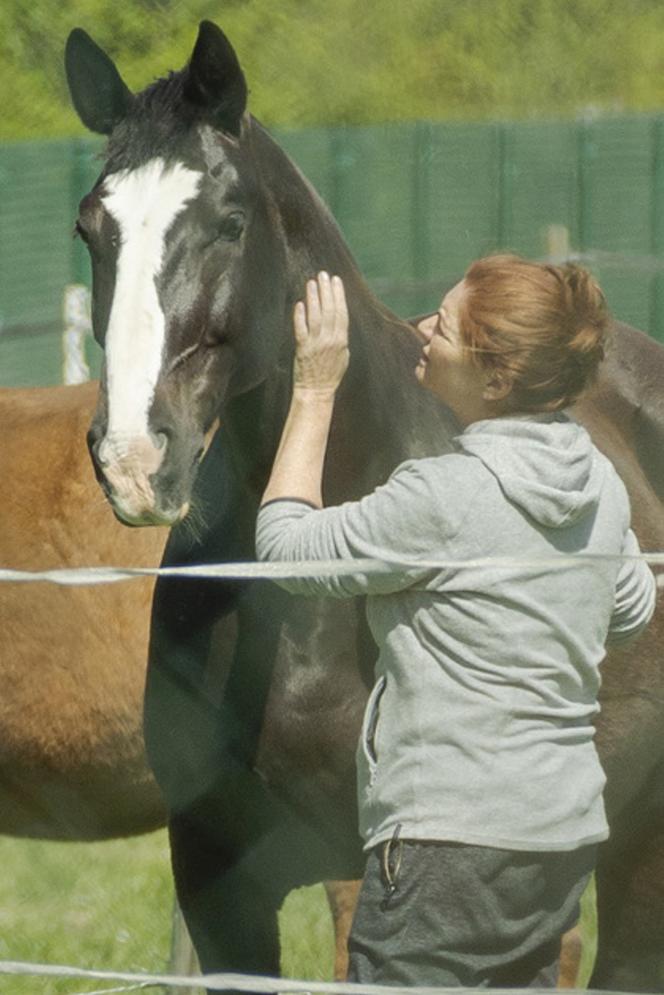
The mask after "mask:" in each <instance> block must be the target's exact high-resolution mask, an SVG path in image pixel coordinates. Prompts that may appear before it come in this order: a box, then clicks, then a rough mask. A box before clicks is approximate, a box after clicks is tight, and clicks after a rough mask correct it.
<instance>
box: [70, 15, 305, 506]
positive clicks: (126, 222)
mask: <svg viewBox="0 0 664 995" xmlns="http://www.w3.org/2000/svg"><path fill="white" fill-rule="evenodd" d="M66 68H67V78H68V82H69V87H70V90H71V94H72V99H73V102H74V106H75V107H76V110H77V112H78V114H79V116H80V118H81V120H82V121H83V123H84V124H85V125H86V126H87V127H88V128H90V129H91V130H93V131H96V132H100V133H102V134H106V135H108V136H109V141H108V147H107V152H106V162H105V166H104V169H103V171H102V173H101V175H100V177H99V179H98V180H97V182H96V184H95V186H94V188H93V189H92V190H91V192H90V193H89V194H87V196H86V197H84V198H83V200H82V202H81V205H80V215H79V218H78V221H77V223H76V230H77V232H78V234H79V235H80V237H81V238H82V239H83V240H84V241H85V243H86V244H87V246H88V249H89V253H90V258H91V262H92V281H93V293H92V320H93V328H94V334H95V338H96V339H97V341H98V342H99V343H100V345H101V346H102V347H103V349H104V364H103V371H102V378H101V387H100V395H99V403H98V407H97V412H96V415H95V418H94V421H93V423H92V426H91V429H90V433H89V444H90V450H91V453H92V458H93V461H94V464H95V468H96V471H97V475H98V477H99V479H100V481H101V483H102V485H103V487H104V489H105V491H106V493H107V495H108V497H109V500H110V501H111V504H112V506H113V508H114V510H115V512H116V514H117V515H118V517H120V518H121V519H122V520H124V521H126V522H128V523H130V524H152V523H155V524H172V523H174V522H177V521H179V520H180V519H182V518H183V517H184V516H185V515H186V513H187V509H188V506H189V499H190V495H191V488H192V483H193V479H194V477H195V474H196V469H197V465H198V462H199V460H200V458H201V456H202V454H203V452H204V450H205V447H206V440H207V439H209V437H210V435H211V433H212V432H213V431H214V427H215V424H216V420H217V418H218V415H219V411H220V408H221V406H222V404H223V403H224V401H225V400H226V399H227V398H229V397H230V396H233V395H234V394H238V393H241V392H243V391H246V390H247V389H249V388H250V387H252V386H254V385H255V384H256V383H258V382H260V381H261V380H262V379H263V378H264V376H265V374H266V371H267V370H268V369H269V367H270V366H271V365H273V364H274V361H275V356H274V355H270V348H271V346H270V342H272V343H274V346H273V350H276V349H277V348H278V346H277V343H278V341H279V336H278V335H275V336H269V335H267V336H266V335H265V334H264V333H265V328H264V327H263V328H262V329H261V328H260V322H259V321H258V320H257V318H256V314H257V311H259V310H260V307H259V308H257V307H256V304H257V303H258V304H259V305H260V304H261V303H262V302H265V305H264V307H265V314H264V324H265V322H270V321H276V320H279V322H280V323H281V324H283V316H284V314H285V312H286V301H285V300H284V290H283V289H282V288H283V279H281V278H280V274H281V269H282V267H283V263H284V255H283V246H282V245H281V242H280V237H279V232H278V231H277V230H276V228H275V225H274V222H273V219H272V218H271V217H270V213H271V211H270V206H269V203H268V201H267V200H266V198H265V197H264V196H263V192H262V185H261V180H260V177H259V176H258V174H257V172H256V169H255V166H254V161H253V156H252V149H251V145H252V127H251V121H250V119H249V117H248V116H247V115H246V114H245V106H246V97H247V88H246V84H245V79H244V75H243V73H242V70H241V68H240V66H239V63H238V60H237V57H236V55H235V53H234V51H233V49H232V47H231V46H230V44H229V42H228V41H227V39H226V37H225V36H224V34H223V33H222V32H221V31H220V30H219V29H218V28H217V27H216V26H215V25H213V24H211V23H209V22H203V23H202V24H201V26H200V30H199V34H198V39H197V41H196V45H195V47H194V51H193V54H192V56H191V59H190V62H189V63H188V65H187V66H186V67H185V68H184V69H183V70H182V71H181V72H179V73H172V74H171V75H170V76H169V77H168V78H166V79H163V80H159V81H157V82H156V83H154V84H153V85H152V86H150V87H148V89H146V90H145V91H143V92H142V93H140V94H138V95H136V96H135V95H133V94H132V93H131V92H130V91H129V90H128V88H127V87H126V85H125V84H124V82H123V81H122V79H121V77H120V75H119V73H118V71H117V69H116V68H115V65H114V64H113V62H112V61H111V60H110V58H109V57H108V56H107V55H106V54H105V53H104V52H103V51H102V50H101V49H100V48H99V47H98V46H97V45H96V44H95V43H94V42H93V41H92V39H90V38H89V36H88V35H87V34H86V33H85V32H84V31H82V30H80V29H77V30H75V31H73V32H72V34H71V35H70V37H69V39H68V42H67V50H66ZM259 291H260V301H259V302H257V301H256V300H255V299H252V298H255V296H256V295H257V294H258V293H259ZM289 303H290V302H289ZM277 316H278V318H277Z"/></svg>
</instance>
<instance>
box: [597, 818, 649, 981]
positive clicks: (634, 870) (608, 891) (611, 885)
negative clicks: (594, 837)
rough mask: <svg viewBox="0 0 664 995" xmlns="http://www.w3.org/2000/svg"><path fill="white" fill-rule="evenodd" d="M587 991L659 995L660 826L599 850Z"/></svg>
mask: <svg viewBox="0 0 664 995" xmlns="http://www.w3.org/2000/svg"><path fill="white" fill-rule="evenodd" d="M596 881H597V919H598V923H597V925H598V945H597V959H596V961H595V968H594V970H593V973H592V977H591V979H590V982H589V987H590V988H595V989H601V988H603V989H613V990H614V991H619V990H620V991H650V992H656V991H664V944H663V942H662V923H663V922H664V824H662V820H661V817H660V821H659V825H657V826H652V827H651V829H650V832H649V833H647V834H645V833H643V832H641V833H638V834H636V833H635V835H634V836H633V837H632V838H631V839H630V838H629V837H627V838H626V839H625V838H623V839H622V841H621V842H620V844H614V845H611V843H609V844H608V845H607V846H606V848H603V850H602V851H601V856H600V861H599V864H598V867H597V874H596Z"/></svg>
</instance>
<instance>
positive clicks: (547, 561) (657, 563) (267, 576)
mask: <svg viewBox="0 0 664 995" xmlns="http://www.w3.org/2000/svg"><path fill="white" fill-rule="evenodd" d="M581 560H583V561H590V562H593V561H594V562H602V561H606V560H621V561H628V560H645V562H646V563H649V564H650V565H651V566H653V567H664V553H641V554H638V555H633V556H618V555H616V556H609V555H604V554H589V553H588V554H586V553H575V554H573V555H569V556H566V555H559V556H550V557H530V558H527V557H526V558H519V557H511V556H506V557H497V556H488V557H485V558H480V559H474V560H418V561H417V562H410V563H403V562H400V563H396V562H394V563H389V562H386V561H383V560H320V561H307V562H302V561H297V562H293V563H285V562H279V563H276V562H275V563H213V564H197V565H194V566H182V567H110V566H109V567H76V568H66V569H65V568H61V569H60V568H59V569H54V570H11V569H5V568H0V583H2V582H3V581H4V582H10V583H35V582H36V581H46V582H48V583H51V584H60V585H63V586H78V585H83V584H114V583H117V582H118V581H121V580H132V579H134V580H135V579H136V578H139V577H191V578H198V579H202V578H207V579H209V580H289V579H292V580H295V579H297V580H304V579H307V578H315V577H352V576H356V575H357V574H363V575H365V576H369V575H378V574H393V573H403V572H405V571H409V570H417V571H418V572H419V571H422V570H431V571H437V570H461V569H467V568H468V567H472V568H476V569H486V568H489V567H490V568H492V569H495V568H500V567H504V568H506V569H514V568H515V567H519V568H526V567H533V568H537V569H546V570H555V569H558V568H562V567H569V566H573V565H574V564H576V563H578V562H579V561H581ZM657 584H658V586H659V587H664V573H662V574H660V575H659V576H658V577H657Z"/></svg>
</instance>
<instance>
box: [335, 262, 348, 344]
mask: <svg viewBox="0 0 664 995" xmlns="http://www.w3.org/2000/svg"><path fill="white" fill-rule="evenodd" d="M331 289H332V296H333V299H334V309H335V331H336V332H337V334H339V335H341V336H343V337H344V338H346V339H347V338H348V305H347V304H346V291H345V290H344V285H343V280H342V279H341V278H340V277H338V276H334V277H332V288H331Z"/></svg>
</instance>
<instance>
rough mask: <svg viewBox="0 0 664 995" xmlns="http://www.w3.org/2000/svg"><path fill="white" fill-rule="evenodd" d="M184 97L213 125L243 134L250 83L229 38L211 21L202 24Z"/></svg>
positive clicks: (188, 70)
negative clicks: (242, 126) (196, 106)
mask: <svg viewBox="0 0 664 995" xmlns="http://www.w3.org/2000/svg"><path fill="white" fill-rule="evenodd" d="M186 74H187V75H186V82H185V88H184V93H185V97H186V98H187V100H189V101H191V103H193V104H197V105H198V106H199V107H200V108H201V110H203V111H204V113H205V115H206V117H207V118H209V120H210V121H212V123H213V124H214V125H215V126H216V127H218V128H221V129H223V130H224V131H230V132H231V134H233V135H239V134H240V127H241V123H242V115H243V114H244V111H245V108H246V106H247V83H246V80H245V78H244V73H243V72H242V69H241V68H240V63H239V62H238V58H237V55H236V54H235V50H234V49H233V46H232V45H231V43H230V42H229V40H228V38H227V37H226V35H225V34H224V32H223V31H222V30H221V28H218V27H217V25H216V24H213V23H212V21H201V23H200V26H199V28H198V38H197V39H196V44H195V45H194V51H193V52H192V56H191V59H190V61H189V65H188V67H187V70H186Z"/></svg>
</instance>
